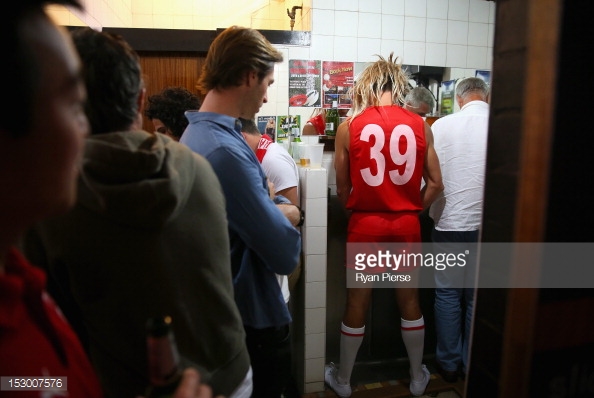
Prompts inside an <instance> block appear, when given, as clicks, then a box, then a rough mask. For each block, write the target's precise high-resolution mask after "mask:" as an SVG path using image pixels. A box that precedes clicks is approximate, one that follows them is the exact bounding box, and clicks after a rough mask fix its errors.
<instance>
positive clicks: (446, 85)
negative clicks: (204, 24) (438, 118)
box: [441, 80, 456, 115]
mask: <svg viewBox="0 0 594 398" xmlns="http://www.w3.org/2000/svg"><path fill="white" fill-rule="evenodd" d="M455 87H456V81H455V80H447V81H445V82H441V115H449V114H451V113H454V99H455Z"/></svg>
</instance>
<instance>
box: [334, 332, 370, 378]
mask: <svg viewBox="0 0 594 398" xmlns="http://www.w3.org/2000/svg"><path fill="white" fill-rule="evenodd" d="M363 336H365V325H363V327H361V328H350V327H348V326H346V325H345V324H344V323H343V324H341V326H340V368H338V374H337V375H336V379H337V381H338V382H339V383H340V384H348V383H350V381H351V373H352V372H353V367H354V366H355V359H357V353H358V352H359V347H361V342H363Z"/></svg>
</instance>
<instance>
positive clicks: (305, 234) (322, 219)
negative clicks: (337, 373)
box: [294, 167, 328, 392]
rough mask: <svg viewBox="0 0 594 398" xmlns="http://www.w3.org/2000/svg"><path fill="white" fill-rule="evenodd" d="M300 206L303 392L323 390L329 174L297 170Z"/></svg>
mask: <svg viewBox="0 0 594 398" xmlns="http://www.w3.org/2000/svg"><path fill="white" fill-rule="evenodd" d="M299 178H300V184H301V206H302V208H303V209H304V210H305V223H304V224H303V227H302V229H301V232H302V239H303V257H304V263H303V278H304V286H305V292H304V297H305V317H304V319H305V322H304V325H295V328H294V330H296V331H299V332H301V333H303V334H304V338H303V341H304V342H305V343H304V345H305V346H304V347H303V348H304V364H303V366H304V371H303V372H298V373H299V374H303V380H298V381H299V382H300V384H301V387H302V388H303V390H304V392H316V391H322V390H324V364H325V359H326V358H325V354H326V246H327V229H328V172H327V170H326V169H325V168H317V169H312V168H303V167H300V168H299Z"/></svg>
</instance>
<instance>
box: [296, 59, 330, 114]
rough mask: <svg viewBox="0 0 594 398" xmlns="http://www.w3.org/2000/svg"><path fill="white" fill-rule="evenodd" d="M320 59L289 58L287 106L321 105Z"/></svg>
mask: <svg viewBox="0 0 594 398" xmlns="http://www.w3.org/2000/svg"><path fill="white" fill-rule="evenodd" d="M320 65H321V61H312V60H299V59H290V60H289V106H295V107H320V106H321V101H322V98H321V95H320V91H321V84H320V81H321V70H320Z"/></svg>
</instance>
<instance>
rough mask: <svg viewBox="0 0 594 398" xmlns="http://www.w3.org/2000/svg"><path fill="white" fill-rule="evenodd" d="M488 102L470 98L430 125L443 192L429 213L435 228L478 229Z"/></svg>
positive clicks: (485, 148) (445, 229) (483, 173)
mask: <svg viewBox="0 0 594 398" xmlns="http://www.w3.org/2000/svg"><path fill="white" fill-rule="evenodd" d="M488 129H489V104H487V103H486V102H483V101H471V102H469V103H467V104H466V105H464V106H463V107H462V108H461V109H460V111H459V112H456V113H453V114H451V115H448V116H445V117H442V118H440V119H437V120H436V121H435V122H434V123H433V125H432V126H431V130H432V131H433V137H434V146H435V152H436V153H437V156H438V158H439V165H440V167H441V176H442V179H443V185H444V191H443V192H442V194H440V196H439V197H438V198H437V199H436V200H435V202H433V204H432V205H431V209H430V210H429V215H430V216H431V218H433V220H434V221H435V229H437V230H439V231H473V230H477V229H479V228H480V225H481V222H482V212H483V190H484V185H485V165H486V158H487V133H488Z"/></svg>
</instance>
